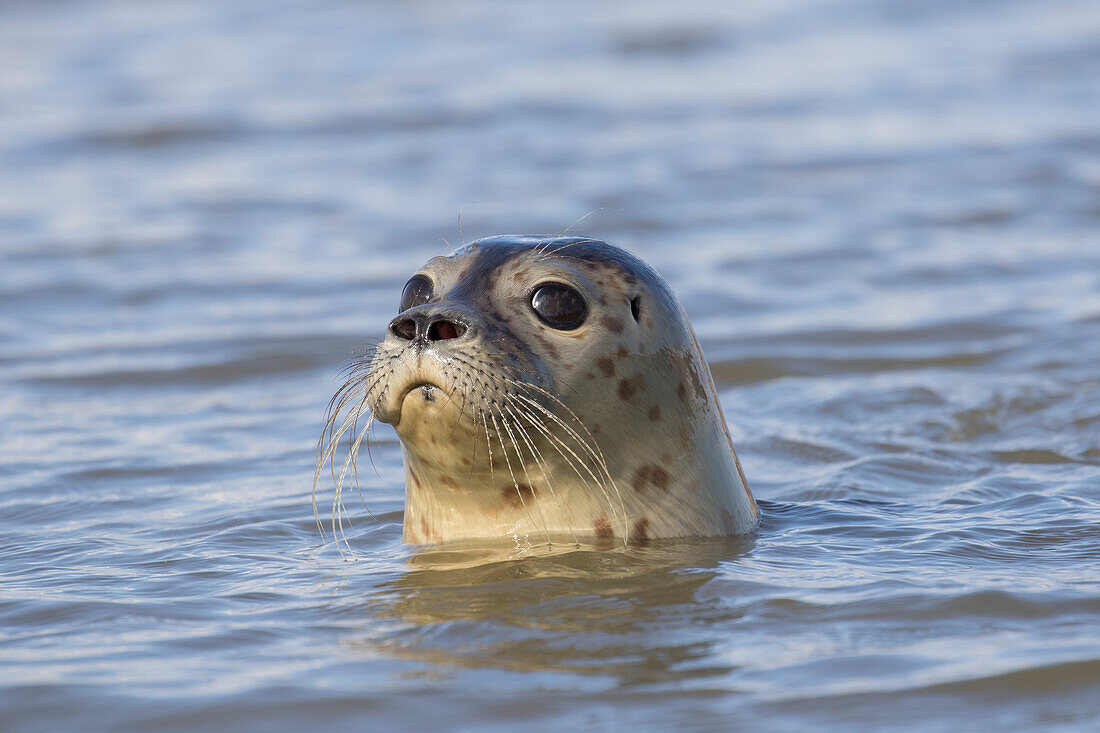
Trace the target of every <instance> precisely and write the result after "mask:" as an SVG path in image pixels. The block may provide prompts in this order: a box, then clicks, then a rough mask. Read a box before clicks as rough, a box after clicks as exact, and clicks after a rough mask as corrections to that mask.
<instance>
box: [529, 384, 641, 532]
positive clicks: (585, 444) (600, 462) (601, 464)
mask: <svg viewBox="0 0 1100 733" xmlns="http://www.w3.org/2000/svg"><path fill="white" fill-rule="evenodd" d="M516 397H518V398H519V399H522V400H524V401H525V402H526V403H527V404H529V405H531V406H532V407H534V408H535V409H537V410H539V411H540V412H542V413H543V414H544V415H546V416H547V417H548V418H550V419H551V420H553V421H554V422H555V423H557V424H558V425H559V426H560V427H561V428H562V429H563V430H565V431H566V433H568V434H569V436H570V437H571V438H573V440H574V441H576V442H577V444H578V445H579V446H581V448H582V451H585V452H587V454H588V455H589V456H591V457H592V459H593V460H594V461H595V462H596V466H597V470H599V471H600V472H601V473H603V475H604V477H606V479H607V481H606V484H605V483H604V482H603V481H602V480H601V479H597V478H596V476H595V475H594V474H593V475H592V480H593V481H595V482H596V483H597V484H598V485H599V486H600V488H601V490H602V491H603V492H604V496H605V498H606V499H607V501H608V508H609V509H610V510H611V513H612V516H615V517H618V515H619V512H617V511H615V507H614V505H613V503H612V500H611V495H610V494H608V492H607V490H606V488H605V486H606V485H610V487H611V491H612V493H613V494H614V495H615V498H617V499H618V501H619V507H620V509H622V522H623V531H624V532H628V531H629V526H628V520H627V516H626V514H627V512H626V503H625V502H624V501H623V497H622V494H620V493H619V487H618V486H616V485H615V479H614V478H612V476H611V472H610V471H609V470H608V468H607V463H606V462H605V461H604V459H603V454H602V453H601V452H598V450H599V446H598V445H597V446H596V448H593V447H592V445H591V444H590V443H589V441H587V440H585V439H584V438H583V437H582V436H581V435H579V434H578V433H577V432H576V431H575V430H573V429H572V428H571V427H569V425H567V424H566V423H565V421H564V420H562V419H561V418H560V417H558V416H557V415H555V414H554V413H553V412H551V411H550V410H548V409H546V407H545V406H544V405H542V404H541V403H539V402H538V401H537V400H533V399H531V398H530V397H527V396H526V395H516ZM559 404H560V403H559ZM562 407H564V405H562ZM565 409H566V410H567V411H569V412H570V414H572V411H571V410H568V408H565ZM573 419H574V420H576V421H577V423H578V424H579V425H580V426H581V427H582V428H583V427H584V423H581V422H580V419H579V418H577V416H576V415H573ZM585 430H586V432H587V428H585ZM589 436H591V433H589ZM593 440H594V438H593ZM570 452H572V451H570ZM574 456H576V454H574ZM577 460H578V461H579V460H580V458H579V457H578V458H577ZM582 464H583V465H584V466H585V469H586V470H589V469H588V464H587V463H584V462H582ZM589 472H590V473H591V471H590V470H589Z"/></svg>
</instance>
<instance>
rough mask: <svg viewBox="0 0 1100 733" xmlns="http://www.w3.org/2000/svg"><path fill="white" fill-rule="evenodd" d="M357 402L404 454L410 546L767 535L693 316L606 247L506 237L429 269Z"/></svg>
mask: <svg viewBox="0 0 1100 733" xmlns="http://www.w3.org/2000/svg"><path fill="white" fill-rule="evenodd" d="M345 387H346V388H347V394H345V395H344V397H345V399H343V400H342V401H341V404H344V403H348V404H355V403H358V404H359V405H361V406H365V407H366V408H368V409H369V410H370V412H371V413H372V417H373V419H377V420H380V421H382V422H386V423H389V424H391V425H392V426H393V427H394V428H395V430H396V431H397V435H398V437H399V438H400V440H401V445H402V452H403V456H404V464H405V473H406V486H405V488H406V494H405V514H404V527H403V539H404V540H405V541H406V542H411V543H414V544H432V543H440V542H450V541H454V540H470V539H476V540H483V539H490V538H493V539H500V538H512V539H513V540H521V539H527V540H530V541H540V540H543V539H544V540H546V541H548V542H559V541H565V540H571V541H577V540H578V538H582V537H584V538H597V539H614V540H618V541H634V542H644V541H646V540H648V539H655V538H665V537H684V536H696V537H706V536H720V535H731V534H741V533H745V532H748V531H749V530H751V529H752V528H753V527H754V526H755V525H756V523H757V519H758V510H757V507H756V503H755V502H754V501H753V498H752V495H751V494H750V493H749V490H748V487H747V485H746V483H745V479H744V475H743V473H742V471H741V467H740V464H739V462H738V459H737V455H736V453H735V452H734V449H733V445H732V443H731V441H730V437H729V431H728V429H727V427H726V422H725V419H724V418H723V416H722V410H721V407H720V406H719V403H718V399H717V395H716V392H715V388H714V383H713V381H712V379H711V375H710V370H709V369H708V367H707V365H706V362H705V361H704V359H703V355H702V352H701V350H700V349H699V344H698V342H697V340H696V338H695V335H694V332H693V331H692V328H691V325H690V323H689V322H688V320H687V317H686V315H685V313H684V310H683V308H681V306H680V304H679V303H678V302H677V300H676V298H675V296H674V295H673V293H672V291H671V289H670V288H669V287H668V285H667V284H666V283H665V282H664V280H662V279H661V277H660V276H659V275H658V274H657V273H656V272H654V271H653V269H651V268H650V267H649V266H648V265H646V264H645V263H644V262H642V261H641V260H639V259H638V258H637V257H635V256H633V255H632V254H630V253H629V252H626V251H625V250H623V249H620V248H618V247H615V246H612V245H610V244H607V243H605V242H602V241H598V240H594V239H588V238H582V237H554V238H539V237H531V236H499V237H490V238H486V239H480V240H477V241H475V242H473V243H471V244H469V245H467V246H466V247H464V248H463V249H461V250H459V251H458V252H456V253H455V254H453V255H450V256H444V257H435V258H433V259H431V260H429V261H428V262H427V263H426V264H425V265H424V266H423V267H422V268H421V269H420V270H419V271H418V272H417V273H416V274H415V275H414V276H413V277H412V278H411V279H410V280H409V282H408V283H407V284H406V286H405V289H404V291H403V293H402V299H401V306H400V313H399V315H398V316H397V317H396V318H395V319H394V320H393V321H392V322H391V323H390V325H389V328H388V331H387V333H386V337H385V339H384V340H383V341H382V342H381V343H380V344H379V346H378V348H377V350H376V352H375V354H374V356H373V358H372V359H371V360H370V362H369V368H366V369H365V370H361V372H360V373H359V374H358V375H353V379H352V380H349V384H348V385H345ZM352 395H353V396H354V399H347V398H348V397H349V396H352ZM337 396H338V397H340V395H337ZM361 409H362V408H361ZM337 411H339V409H338V410H337ZM344 424H345V425H347V422H346V421H345V423H344ZM338 437H339V436H337V438H338ZM353 450H354V451H357V450H358V446H357V444H356V446H355V447H354V448H353ZM329 455H331V449H330V451H329ZM349 458H353V456H349Z"/></svg>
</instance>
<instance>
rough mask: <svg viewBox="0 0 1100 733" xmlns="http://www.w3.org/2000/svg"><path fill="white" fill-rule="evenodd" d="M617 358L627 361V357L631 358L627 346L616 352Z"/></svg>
mask: <svg viewBox="0 0 1100 733" xmlns="http://www.w3.org/2000/svg"><path fill="white" fill-rule="evenodd" d="M615 356H617V357H619V358H620V359H625V358H626V357H628V356H630V352H629V351H627V350H626V347H625V346H620V347H619V348H618V350H616V351H615Z"/></svg>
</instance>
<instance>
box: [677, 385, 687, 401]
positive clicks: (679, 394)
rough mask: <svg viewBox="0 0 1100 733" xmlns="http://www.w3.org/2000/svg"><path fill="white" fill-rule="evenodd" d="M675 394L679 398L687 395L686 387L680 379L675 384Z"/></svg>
mask: <svg viewBox="0 0 1100 733" xmlns="http://www.w3.org/2000/svg"><path fill="white" fill-rule="evenodd" d="M676 396H677V397H679V398H680V399H684V398H685V397H687V387H686V386H685V385H684V383H683V382H682V381H681V382H680V383H679V384H678V385H676Z"/></svg>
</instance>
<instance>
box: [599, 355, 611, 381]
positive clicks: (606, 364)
mask: <svg viewBox="0 0 1100 733" xmlns="http://www.w3.org/2000/svg"><path fill="white" fill-rule="evenodd" d="M596 366H598V367H599V368H600V371H601V372H603V375H604V376H605V377H613V376H615V362H614V361H613V360H612V359H611V357H610V356H601V357H600V358H599V359H596Z"/></svg>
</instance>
